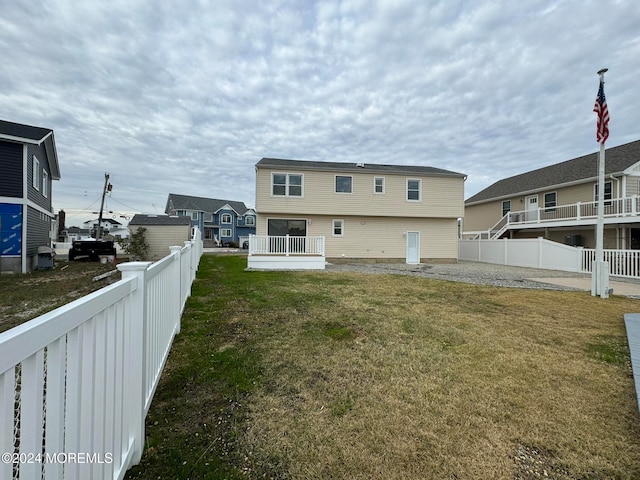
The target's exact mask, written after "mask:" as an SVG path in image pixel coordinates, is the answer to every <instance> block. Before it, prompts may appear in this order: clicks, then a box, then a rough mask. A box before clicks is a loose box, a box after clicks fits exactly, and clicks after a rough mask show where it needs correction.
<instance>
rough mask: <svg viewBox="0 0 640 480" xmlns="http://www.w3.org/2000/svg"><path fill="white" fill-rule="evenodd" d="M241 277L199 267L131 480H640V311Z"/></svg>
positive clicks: (394, 284)
mask: <svg viewBox="0 0 640 480" xmlns="http://www.w3.org/2000/svg"><path fill="white" fill-rule="evenodd" d="M245 266H246V257H244V258H243V257H235V256H207V255H205V256H204V257H203V258H202V261H201V264H200V269H199V272H198V278H197V280H196V282H195V283H194V285H193V294H192V297H191V298H190V299H189V301H188V303H187V306H186V309H185V313H184V317H183V324H182V332H181V333H180V334H179V335H178V336H177V337H176V341H175V343H174V346H173V349H172V352H171V355H170V357H169V361H168V363H167V367H166V369H165V372H164V374H163V377H162V379H161V382H160V385H159V387H158V389H157V392H156V396H155V398H154V401H153V405H152V406H151V410H150V412H149V415H148V417H147V443H146V447H145V452H144V456H143V459H142V463H141V464H140V465H139V466H137V467H135V468H134V469H132V470H131V471H130V473H129V478H145V479H187V478H191V479H204V478H212V479H213V478H279V479H280V478H282V479H284V478H292V479H328V478H336V479H342V478H362V479H394V478H397V479H439V480H440V479H475V478H483V479H484V478H490V479H493V478H496V479H497V478H505V479H529V478H532V479H533V478H555V479H574V478H575V479H578V478H579V479H602V478H620V479H633V478H640V417H639V415H638V406H637V403H636V397H635V390H634V385H633V378H632V375H631V368H630V363H629V353H628V348H627V343H626V336H625V329H624V323H623V314H624V313H626V312H633V311H640V303H638V301H635V300H630V299H627V298H621V297H617V296H613V297H611V298H610V299H607V300H603V299H600V298H598V297H591V296H590V295H589V294H588V293H582V292H557V291H537V290H536V291H534V290H523V289H506V288H496V287H483V286H477V285H467V284H462V283H453V282H445V281H437V280H430V279H422V278H416V277H408V276H400V275H364V274H356V273H328V272H288V273H286V272H245V271H244V267H245ZM545 475H546V476H545Z"/></svg>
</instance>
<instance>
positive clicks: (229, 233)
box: [220, 228, 233, 238]
mask: <svg viewBox="0 0 640 480" xmlns="http://www.w3.org/2000/svg"><path fill="white" fill-rule="evenodd" d="M225 234H226V235H225ZM232 236H233V232H232V231H231V229H230V228H221V229H220V237H224V238H231V237H232Z"/></svg>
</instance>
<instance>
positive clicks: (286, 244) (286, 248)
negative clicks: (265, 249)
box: [284, 233, 289, 257]
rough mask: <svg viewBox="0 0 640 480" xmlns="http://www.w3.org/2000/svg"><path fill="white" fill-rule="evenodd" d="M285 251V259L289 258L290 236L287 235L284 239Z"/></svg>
mask: <svg viewBox="0 0 640 480" xmlns="http://www.w3.org/2000/svg"><path fill="white" fill-rule="evenodd" d="M284 243H285V245H284V251H285V257H288V256H289V234H288V233H287V234H286V235H285V237H284Z"/></svg>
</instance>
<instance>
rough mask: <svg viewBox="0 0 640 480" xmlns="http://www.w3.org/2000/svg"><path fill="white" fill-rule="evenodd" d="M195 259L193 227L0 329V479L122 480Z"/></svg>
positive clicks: (198, 250) (198, 249) (134, 456)
mask: <svg viewBox="0 0 640 480" xmlns="http://www.w3.org/2000/svg"><path fill="white" fill-rule="evenodd" d="M201 255H202V240H201V237H200V232H199V230H197V229H196V230H194V232H193V237H192V240H191V241H189V242H185V246H183V247H173V248H172V249H171V253H170V254H169V255H168V256H167V257H165V258H164V259H162V260H160V261H159V262H156V263H153V264H151V263H150V262H129V263H123V264H121V265H118V269H119V270H120V271H121V272H122V279H121V280H119V281H118V282H116V283H114V284H113V285H110V286H108V287H105V288H103V289H101V290H99V291H97V292H94V293H92V294H90V295H87V296H86V297H83V298H81V299H78V300H76V301H74V302H71V303H69V304H67V305H65V306H63V307H60V308H58V309H56V310H53V311H51V312H49V313H46V314H44V315H42V316H40V317H38V318H35V319H33V320H31V321H29V322H26V323H24V324H22V325H20V326H18V327H16V328H13V329H11V330H9V331H7V332H4V333H2V334H0V351H1V352H2V355H1V356H0V453H4V454H5V455H7V454H8V455H10V456H11V457H10V459H12V460H17V461H16V462H5V461H4V460H6V459H5V458H3V462H1V463H0V478H2V479H5V478H6V479H14V480H18V479H35V478H38V479H85V478H94V479H122V478H123V477H124V475H125V473H126V471H127V469H129V468H130V467H131V466H133V465H135V464H136V463H138V462H139V461H140V457H141V455H142V449H143V446H144V419H145V416H146V413H147V411H148V408H149V405H150V403H151V399H152V398H153V394H154V392H155V389H156V386H157V384H158V380H159V377H160V374H161V372H162V369H163V367H164V364H165V362H166V358H167V355H168V352H169V349H170V348H171V343H172V341H173V337H174V336H175V334H176V333H177V332H178V331H179V330H180V314H181V312H182V309H183V308H184V302H185V301H186V299H187V297H188V296H189V293H190V288H191V283H192V281H193V279H194V278H195V271H196V269H197V266H198V263H199V260H200V256H201ZM7 458H9V457H7ZM70 458H71V459H74V461H68V460H69V459H70ZM23 459H24V460H25V461H21V460H23ZM29 459H31V460H32V461H31V462H29V461H28V460H29ZM37 459H40V461H38V460H37Z"/></svg>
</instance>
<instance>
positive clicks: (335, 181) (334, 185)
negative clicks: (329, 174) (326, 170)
mask: <svg viewBox="0 0 640 480" xmlns="http://www.w3.org/2000/svg"><path fill="white" fill-rule="evenodd" d="M338 177H345V178H350V179H351V191H350V192H339V191H338ZM333 193H337V194H338V195H352V194H353V175H334V177H333Z"/></svg>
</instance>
